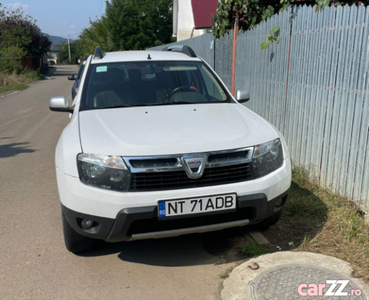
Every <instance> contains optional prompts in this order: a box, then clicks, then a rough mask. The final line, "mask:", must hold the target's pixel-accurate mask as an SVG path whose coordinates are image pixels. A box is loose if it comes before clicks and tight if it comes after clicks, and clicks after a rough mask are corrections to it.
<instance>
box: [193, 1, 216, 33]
mask: <svg viewBox="0 0 369 300" xmlns="http://www.w3.org/2000/svg"><path fill="white" fill-rule="evenodd" d="M191 3H192V12H193V18H194V21H195V28H196V29H204V28H211V27H213V24H212V22H211V19H212V16H215V13H216V9H217V4H218V0H191Z"/></svg>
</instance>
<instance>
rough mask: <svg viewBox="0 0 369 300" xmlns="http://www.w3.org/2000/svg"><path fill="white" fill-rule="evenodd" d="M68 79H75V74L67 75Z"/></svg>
mask: <svg viewBox="0 0 369 300" xmlns="http://www.w3.org/2000/svg"><path fill="white" fill-rule="evenodd" d="M68 80H76V75H75V74H73V75H68Z"/></svg>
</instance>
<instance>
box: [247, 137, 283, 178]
mask: <svg viewBox="0 0 369 300" xmlns="http://www.w3.org/2000/svg"><path fill="white" fill-rule="evenodd" d="M282 164H283V150H282V143H281V141H280V139H275V140H273V141H270V142H267V143H264V144H261V145H257V146H255V149H254V155H253V158H252V167H253V171H254V176H255V178H260V177H263V176H265V175H268V174H269V173H271V172H273V171H275V170H277V169H278V168H280V167H281V166H282Z"/></svg>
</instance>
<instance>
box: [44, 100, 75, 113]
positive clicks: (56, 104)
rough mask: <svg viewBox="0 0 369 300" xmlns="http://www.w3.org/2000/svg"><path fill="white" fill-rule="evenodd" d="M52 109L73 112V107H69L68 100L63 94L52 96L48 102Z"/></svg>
mask: <svg viewBox="0 0 369 300" xmlns="http://www.w3.org/2000/svg"><path fill="white" fill-rule="evenodd" d="M49 108H50V110H52V111H62V112H69V113H73V108H71V107H69V104H68V100H67V98H65V97H64V96H57V97H52V98H51V99H50V102H49Z"/></svg>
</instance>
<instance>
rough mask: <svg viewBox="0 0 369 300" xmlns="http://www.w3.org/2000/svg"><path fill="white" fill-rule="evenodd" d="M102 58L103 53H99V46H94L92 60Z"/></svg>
mask: <svg viewBox="0 0 369 300" xmlns="http://www.w3.org/2000/svg"><path fill="white" fill-rule="evenodd" d="M103 57H104V56H103V53H102V51H101V48H100V47H99V46H96V48H95V52H94V59H102V58H103Z"/></svg>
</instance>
